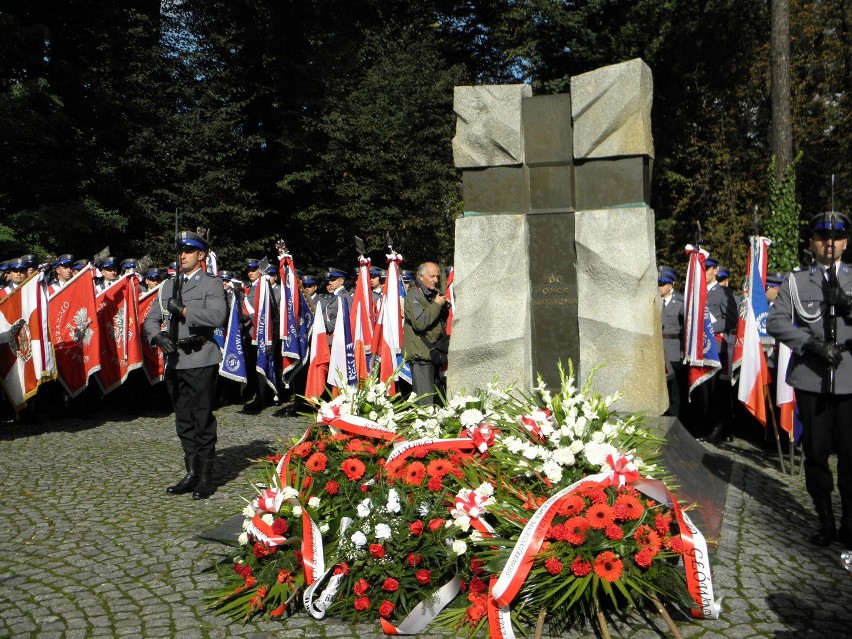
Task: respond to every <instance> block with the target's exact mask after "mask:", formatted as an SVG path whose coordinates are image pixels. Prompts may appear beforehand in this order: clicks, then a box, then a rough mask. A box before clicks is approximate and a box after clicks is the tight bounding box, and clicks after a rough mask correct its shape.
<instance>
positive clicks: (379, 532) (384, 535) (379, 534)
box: [376, 524, 391, 539]
mask: <svg viewBox="0 0 852 639" xmlns="http://www.w3.org/2000/svg"><path fill="white" fill-rule="evenodd" d="M390 538H391V528H390V526H388V525H387V524H378V525H377V526H376V539H390Z"/></svg>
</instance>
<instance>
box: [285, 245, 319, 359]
mask: <svg viewBox="0 0 852 639" xmlns="http://www.w3.org/2000/svg"><path fill="white" fill-rule="evenodd" d="M279 259H280V264H279V267H278V276H279V279H280V280H281V317H280V319H279V330H278V333H279V335H280V336H281V356H282V360H281V362H282V367H281V369H282V372H283V375H287V373H290V372H291V371H292V372H293V373H295V371H296V370H298V369H299V368H301V366H303V365H304V364H305V360H306V358H307V356H308V335H309V333H310V324H311V323H312V322H313V314H312V313H311V310H310V306H309V305H308V303H307V300H305V296H304V295H303V293H302V287H301V286H300V285H299V274H298V272H297V271H296V264H295V263H294V262H293V256H292V255H290V254H289V253H282V254H281V256H280V258H279Z"/></svg>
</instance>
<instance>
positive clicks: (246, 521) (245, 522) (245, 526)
mask: <svg viewBox="0 0 852 639" xmlns="http://www.w3.org/2000/svg"><path fill="white" fill-rule="evenodd" d="M250 525H251V519H243V530H248V527H249V526H250Z"/></svg>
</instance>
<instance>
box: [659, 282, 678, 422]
mask: <svg viewBox="0 0 852 639" xmlns="http://www.w3.org/2000/svg"><path fill="white" fill-rule="evenodd" d="M676 281H677V275H676V274H675V272H674V269H672V268H669V267H668V266H661V267H660V268H659V273H658V274H657V292H658V293H659V294H660V298H661V299H662V300H663V312H662V318H663V353H664V355H665V358H666V385H667V386H668V390H669V407H668V410H666V414H667V415H671V416H673V417H677V416H678V415H679V414H680V385H681V379H682V377H683V363H682V362H683V304H684V301H683V294H682V293H681V292H680V291H677V290H675V287H674V285H675V282H676Z"/></svg>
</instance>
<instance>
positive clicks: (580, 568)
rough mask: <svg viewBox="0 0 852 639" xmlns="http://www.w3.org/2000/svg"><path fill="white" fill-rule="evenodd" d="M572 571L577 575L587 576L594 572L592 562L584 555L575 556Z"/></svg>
mask: <svg viewBox="0 0 852 639" xmlns="http://www.w3.org/2000/svg"><path fill="white" fill-rule="evenodd" d="M571 572H573V573H574V576H575V577H585V576H586V575H588V574H589V573H590V572H592V564H591V563H589V562H588V561H586V560H585V559H583V558H582V557H575V558H574V561H572V562H571Z"/></svg>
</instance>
